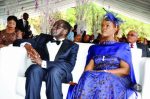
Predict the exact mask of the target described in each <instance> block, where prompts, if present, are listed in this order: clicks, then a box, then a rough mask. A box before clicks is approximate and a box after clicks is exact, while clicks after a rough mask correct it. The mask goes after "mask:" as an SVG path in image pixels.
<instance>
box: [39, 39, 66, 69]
mask: <svg viewBox="0 0 150 99" xmlns="http://www.w3.org/2000/svg"><path fill="white" fill-rule="evenodd" d="M63 40H64V38H63V39H60V41H61V42H60V44H59V45H57V44H56V43H55V42H54V43H52V42H51V41H49V42H48V43H47V44H46V46H47V49H48V52H49V58H50V61H54V60H55V57H56V54H57V53H58V50H59V49H60V47H61V45H62V41H63ZM41 66H42V67H43V68H46V67H47V63H46V61H45V60H42V64H41Z"/></svg>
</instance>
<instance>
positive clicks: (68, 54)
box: [13, 34, 79, 82]
mask: <svg viewBox="0 0 150 99" xmlns="http://www.w3.org/2000/svg"><path fill="white" fill-rule="evenodd" d="M52 40H53V37H52V36H51V35H47V34H41V35H39V36H37V37H35V38H33V39H28V40H16V41H15V42H14V44H13V45H14V46H19V45H20V44H21V43H23V42H29V43H31V44H32V46H33V48H35V49H36V51H37V52H38V53H39V54H40V55H41V58H42V59H43V60H46V61H47V68H49V67H51V66H60V67H61V69H63V70H65V71H66V74H67V77H66V79H65V80H64V82H69V81H72V74H71V71H72V70H73V68H74V66H75V62H76V57H77V52H78V48H79V45H77V44H76V43H74V42H72V41H69V40H67V39H65V40H64V41H63V43H62V45H61V47H60V49H59V51H58V53H57V55H56V57H55V60H54V61H49V53H48V49H47V46H46V44H47V42H49V41H52Z"/></svg>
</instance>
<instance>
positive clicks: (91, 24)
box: [66, 3, 150, 40]
mask: <svg viewBox="0 0 150 99" xmlns="http://www.w3.org/2000/svg"><path fill="white" fill-rule="evenodd" d="M87 8H88V9H87ZM80 10H83V11H84V14H83V13H82V11H80ZM78 14H81V15H78ZM104 14H105V11H104V10H103V8H102V7H100V6H99V5H97V4H95V3H89V4H85V5H82V7H81V6H78V8H76V7H75V8H69V9H68V10H67V11H66V15H67V18H66V20H68V21H69V22H70V23H71V24H72V25H74V24H75V23H76V21H77V18H80V17H83V19H84V20H85V21H86V26H87V30H88V31H87V32H88V34H92V33H96V32H97V31H98V30H100V29H101V26H100V23H101V20H102V17H103V15H104ZM117 17H120V18H121V19H123V21H124V24H122V25H121V27H120V30H121V33H122V34H125V35H126V34H127V33H128V31H129V30H135V31H137V32H138V34H139V36H140V37H143V38H147V39H148V40H150V33H149V32H150V31H149V30H150V24H146V23H143V22H141V21H139V20H135V19H132V18H129V17H127V16H123V15H120V14H118V15H117Z"/></svg>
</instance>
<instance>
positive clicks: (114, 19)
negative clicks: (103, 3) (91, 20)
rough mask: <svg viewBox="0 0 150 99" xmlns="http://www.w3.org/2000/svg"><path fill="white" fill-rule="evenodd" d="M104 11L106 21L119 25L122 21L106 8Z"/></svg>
mask: <svg viewBox="0 0 150 99" xmlns="http://www.w3.org/2000/svg"><path fill="white" fill-rule="evenodd" d="M103 9H104V8H103ZM104 10H105V9H104ZM105 11H106V14H105V15H104V18H105V19H107V20H108V21H111V22H113V23H115V25H116V26H120V25H121V24H122V23H123V21H122V19H121V18H118V17H116V16H115V15H114V14H113V13H112V12H109V11H107V10H105Z"/></svg>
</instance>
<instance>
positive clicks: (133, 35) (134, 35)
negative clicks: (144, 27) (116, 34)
mask: <svg viewBox="0 0 150 99" xmlns="http://www.w3.org/2000/svg"><path fill="white" fill-rule="evenodd" d="M127 36H132V37H137V35H136V34H128V35H127Z"/></svg>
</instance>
